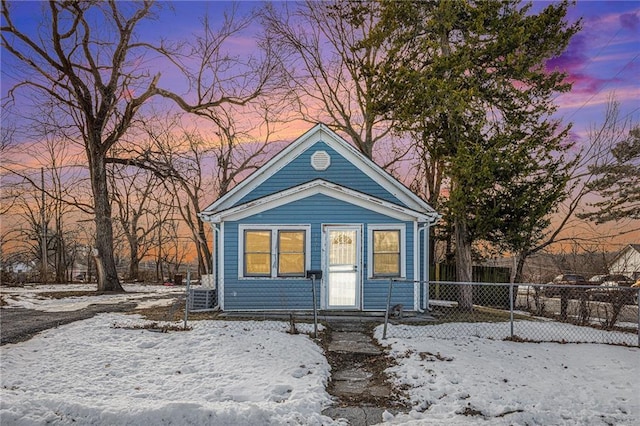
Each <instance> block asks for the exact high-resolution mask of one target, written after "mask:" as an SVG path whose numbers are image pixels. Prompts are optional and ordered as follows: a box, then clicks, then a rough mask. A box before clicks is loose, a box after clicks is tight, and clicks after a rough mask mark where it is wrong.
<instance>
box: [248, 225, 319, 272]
mask: <svg viewBox="0 0 640 426" xmlns="http://www.w3.org/2000/svg"><path fill="white" fill-rule="evenodd" d="M309 234H310V229H309V227H308V226H299V225H292V226H284V225H278V226H264V225H256V226H251V225H241V227H240V235H239V237H240V241H239V243H240V244H239V248H240V251H241V253H239V256H238V258H239V262H240V265H239V269H238V270H239V271H241V277H246V278H251V277H269V278H277V277H284V278H286V277H304V276H305V272H306V270H307V269H309V264H310V259H309V256H308V253H309V238H308V236H309Z"/></svg>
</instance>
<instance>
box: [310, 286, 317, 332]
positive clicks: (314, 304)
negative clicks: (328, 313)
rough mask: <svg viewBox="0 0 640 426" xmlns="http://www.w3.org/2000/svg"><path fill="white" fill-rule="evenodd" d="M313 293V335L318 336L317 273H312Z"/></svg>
mask: <svg viewBox="0 0 640 426" xmlns="http://www.w3.org/2000/svg"><path fill="white" fill-rule="evenodd" d="M311 294H312V295H313V296H312V297H313V337H314V338H316V339H317V338H318V308H317V306H316V274H312V275H311Z"/></svg>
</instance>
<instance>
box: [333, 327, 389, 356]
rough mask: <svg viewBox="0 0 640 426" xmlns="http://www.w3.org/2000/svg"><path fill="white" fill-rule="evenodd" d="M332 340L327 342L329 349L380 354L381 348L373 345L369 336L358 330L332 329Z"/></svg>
mask: <svg viewBox="0 0 640 426" xmlns="http://www.w3.org/2000/svg"><path fill="white" fill-rule="evenodd" d="M331 336H332V340H331V343H329V348H328V349H329V351H331V352H342V353H353V354H365V355H380V354H381V353H382V350H381V349H380V348H379V347H378V346H376V345H374V344H373V343H372V341H371V337H370V336H368V335H366V334H364V333H361V332H359V331H334V332H332V334H331Z"/></svg>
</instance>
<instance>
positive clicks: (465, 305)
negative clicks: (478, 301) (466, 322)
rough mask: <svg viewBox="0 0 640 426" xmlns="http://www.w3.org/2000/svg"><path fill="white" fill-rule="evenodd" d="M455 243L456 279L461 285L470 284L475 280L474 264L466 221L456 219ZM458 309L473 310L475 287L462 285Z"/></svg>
mask: <svg viewBox="0 0 640 426" xmlns="http://www.w3.org/2000/svg"><path fill="white" fill-rule="evenodd" d="M453 226H454V228H455V231H454V232H455V241H456V277H457V281H458V282H461V283H470V282H472V279H473V275H472V274H473V264H472V263H471V241H470V240H469V232H468V230H467V224H466V223H465V221H464V220H462V219H459V218H456V219H454V224H453ZM458 307H459V308H460V309H462V310H466V311H470V310H472V309H473V287H472V286H471V285H461V286H460V294H459V297H458Z"/></svg>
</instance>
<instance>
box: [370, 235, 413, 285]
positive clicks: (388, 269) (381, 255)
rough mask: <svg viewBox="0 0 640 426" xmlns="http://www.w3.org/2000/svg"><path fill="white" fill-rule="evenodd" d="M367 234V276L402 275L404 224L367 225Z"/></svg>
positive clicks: (403, 269) (403, 271)
mask: <svg viewBox="0 0 640 426" xmlns="http://www.w3.org/2000/svg"><path fill="white" fill-rule="evenodd" d="M368 234H369V235H368V236H369V238H368V241H369V244H368V258H369V259H368V264H369V268H368V269H369V274H368V275H369V278H392V277H404V276H405V250H406V244H405V228H404V225H369V226H368Z"/></svg>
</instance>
